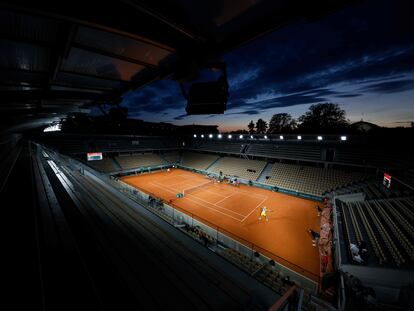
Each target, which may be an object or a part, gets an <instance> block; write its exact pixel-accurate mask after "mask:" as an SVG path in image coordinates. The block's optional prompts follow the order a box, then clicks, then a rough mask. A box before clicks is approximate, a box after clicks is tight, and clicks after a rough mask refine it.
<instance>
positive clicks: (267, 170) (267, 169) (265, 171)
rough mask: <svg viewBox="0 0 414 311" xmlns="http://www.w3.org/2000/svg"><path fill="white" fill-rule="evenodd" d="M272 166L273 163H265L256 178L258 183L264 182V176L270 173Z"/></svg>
mask: <svg viewBox="0 0 414 311" xmlns="http://www.w3.org/2000/svg"><path fill="white" fill-rule="evenodd" d="M272 167H273V163H267V164H266V166H265V167H264V168H263V171H262V172H261V173H260V175H259V177H258V178H257V181H258V182H260V183H265V182H266V176H270V175H272Z"/></svg>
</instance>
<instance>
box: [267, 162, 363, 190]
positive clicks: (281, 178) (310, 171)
mask: <svg viewBox="0 0 414 311" xmlns="http://www.w3.org/2000/svg"><path fill="white" fill-rule="evenodd" d="M367 176H368V175H366V174H364V173H360V172H347V171H342V170H336V169H324V168H319V167H310V166H300V165H295V164H286V163H274V164H273V166H272V170H271V174H270V175H269V176H267V178H266V180H265V183H267V184H270V185H274V186H277V187H279V188H286V189H291V190H296V191H300V192H304V193H309V194H314V195H322V194H323V193H325V192H326V191H330V190H333V189H336V188H338V187H341V186H343V185H346V184H351V183H354V182H356V181H359V180H362V179H366V178H367Z"/></svg>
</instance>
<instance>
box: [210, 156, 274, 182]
mask: <svg viewBox="0 0 414 311" xmlns="http://www.w3.org/2000/svg"><path fill="white" fill-rule="evenodd" d="M266 164H267V163H266V162H265V161H258V160H247V159H241V158H231V157H222V158H220V159H219V160H218V161H217V162H216V163H214V165H212V166H211V167H210V169H209V171H210V172H213V173H216V174H219V173H220V172H223V174H224V175H231V176H237V177H240V178H244V179H246V180H252V181H255V180H256V179H257V178H258V177H259V175H260V173H261V172H262V171H263V169H264V167H265V166H266Z"/></svg>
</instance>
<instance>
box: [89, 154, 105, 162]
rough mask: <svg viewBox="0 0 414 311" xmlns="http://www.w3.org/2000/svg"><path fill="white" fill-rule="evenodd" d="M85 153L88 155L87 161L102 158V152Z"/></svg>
mask: <svg viewBox="0 0 414 311" xmlns="http://www.w3.org/2000/svg"><path fill="white" fill-rule="evenodd" d="M86 155H87V156H88V161H97V160H102V152H89V153H87V154H86Z"/></svg>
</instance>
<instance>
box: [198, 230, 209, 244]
mask: <svg viewBox="0 0 414 311" xmlns="http://www.w3.org/2000/svg"><path fill="white" fill-rule="evenodd" d="M199 234H200V239H201V241H203V243H204V246H208V243H209V240H208V238H207V236H206V234H205V233H204V232H203V231H200V233H199Z"/></svg>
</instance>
